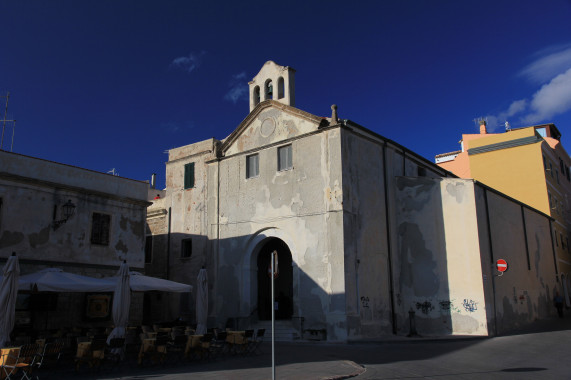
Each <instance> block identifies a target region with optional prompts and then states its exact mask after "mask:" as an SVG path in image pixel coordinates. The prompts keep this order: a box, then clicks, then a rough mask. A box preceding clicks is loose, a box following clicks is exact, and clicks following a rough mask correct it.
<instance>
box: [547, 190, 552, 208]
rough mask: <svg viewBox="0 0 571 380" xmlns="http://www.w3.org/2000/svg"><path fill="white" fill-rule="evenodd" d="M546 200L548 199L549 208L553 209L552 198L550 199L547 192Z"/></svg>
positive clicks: (549, 194)
mask: <svg viewBox="0 0 571 380" xmlns="http://www.w3.org/2000/svg"><path fill="white" fill-rule="evenodd" d="M547 199H549V208H550V209H552V208H553V198H551V193H550V192H549V191H548V192H547Z"/></svg>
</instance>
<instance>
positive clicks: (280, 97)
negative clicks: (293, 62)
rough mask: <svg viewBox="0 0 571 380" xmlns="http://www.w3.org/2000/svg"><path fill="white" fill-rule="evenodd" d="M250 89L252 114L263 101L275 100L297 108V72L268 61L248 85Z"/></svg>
mask: <svg viewBox="0 0 571 380" xmlns="http://www.w3.org/2000/svg"><path fill="white" fill-rule="evenodd" d="M248 85H249V87H250V91H249V93H250V112H252V110H253V109H254V108H255V107H256V106H257V105H258V103H260V102H261V101H264V100H268V99H273V100H277V101H278V102H281V103H283V104H287V105H288V106H292V107H295V70H294V69H293V68H291V67H289V66H280V65H278V64H276V63H275V62H274V61H268V62H266V63H265V64H264V66H262V68H261V69H260V72H259V73H258V74H257V75H256V76H255V77H254V79H252V80H251V81H250V82H249V83H248Z"/></svg>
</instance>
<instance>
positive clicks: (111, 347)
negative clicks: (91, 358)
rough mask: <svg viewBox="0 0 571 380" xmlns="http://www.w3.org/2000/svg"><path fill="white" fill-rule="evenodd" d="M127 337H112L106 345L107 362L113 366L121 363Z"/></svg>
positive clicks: (105, 359)
mask: <svg viewBox="0 0 571 380" xmlns="http://www.w3.org/2000/svg"><path fill="white" fill-rule="evenodd" d="M124 350H125V338H111V340H110V341H109V343H107V345H106V347H105V356H104V361H105V363H111V365H112V366H117V365H119V364H120V363H121V360H122V359H123V357H124V353H125V352H124Z"/></svg>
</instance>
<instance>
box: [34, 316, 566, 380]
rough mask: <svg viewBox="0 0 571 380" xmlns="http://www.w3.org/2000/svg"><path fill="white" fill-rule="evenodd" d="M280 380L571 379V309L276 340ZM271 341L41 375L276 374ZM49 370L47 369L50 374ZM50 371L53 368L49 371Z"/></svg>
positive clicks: (124, 378)
mask: <svg viewBox="0 0 571 380" xmlns="http://www.w3.org/2000/svg"><path fill="white" fill-rule="evenodd" d="M275 347H276V349H275V360H276V379H295V380H305V379H312V380H313V379H349V378H355V379H439V380H441V379H518V380H520V379H571V360H570V359H569V356H570V348H571V315H568V316H566V317H565V318H563V319H559V318H557V319H550V320H546V321H539V322H536V323H535V324H534V325H532V326H529V327H527V328H525V329H521V330H519V331H514V332H513V333H512V334H509V335H505V336H499V337H494V338H482V337H466V336H452V337H446V338H430V337H414V338H406V337H397V336H388V337H385V338H383V339H377V340H371V341H366V342H364V341H359V342H349V343H346V344H332V343H321V342H292V343H282V342H276V346H275ZM271 364H272V360H271V344H270V342H269V341H268V342H265V343H264V344H263V345H262V353H261V354H256V355H250V356H232V355H228V356H225V357H222V358H218V359H216V360H210V361H200V360H197V361H191V362H184V363H168V364H167V365H165V366H161V365H155V366H143V367H140V366H138V365H136V362H135V361H133V360H132V361H128V362H126V363H123V364H122V365H121V366H120V367H118V368H106V367H103V368H102V369H101V370H100V371H99V372H92V371H90V370H88V369H85V370H82V371H80V372H79V373H76V372H75V371H73V370H69V371H59V372H57V373H54V374H51V376H47V377H46V376H41V377H40V378H42V379H43V378H58V379H59V378H62V379H70V380H71V379H83V380H88V379H121V380H147V379H148V380H182V379H188V378H191V379H248V380H257V379H260V380H261V379H264V380H266V379H271V378H272V368H271ZM44 375H46V374H44ZM47 375H49V374H47Z"/></svg>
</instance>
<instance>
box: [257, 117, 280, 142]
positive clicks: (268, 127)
mask: <svg viewBox="0 0 571 380" xmlns="http://www.w3.org/2000/svg"><path fill="white" fill-rule="evenodd" d="M275 129H276V122H275V121H274V119H272V118H271V117H268V118H267V119H266V120H264V121H263V122H262V126H261V128H260V134H261V135H262V136H263V137H268V136H270V135H271V134H272V133H274V130H275Z"/></svg>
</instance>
